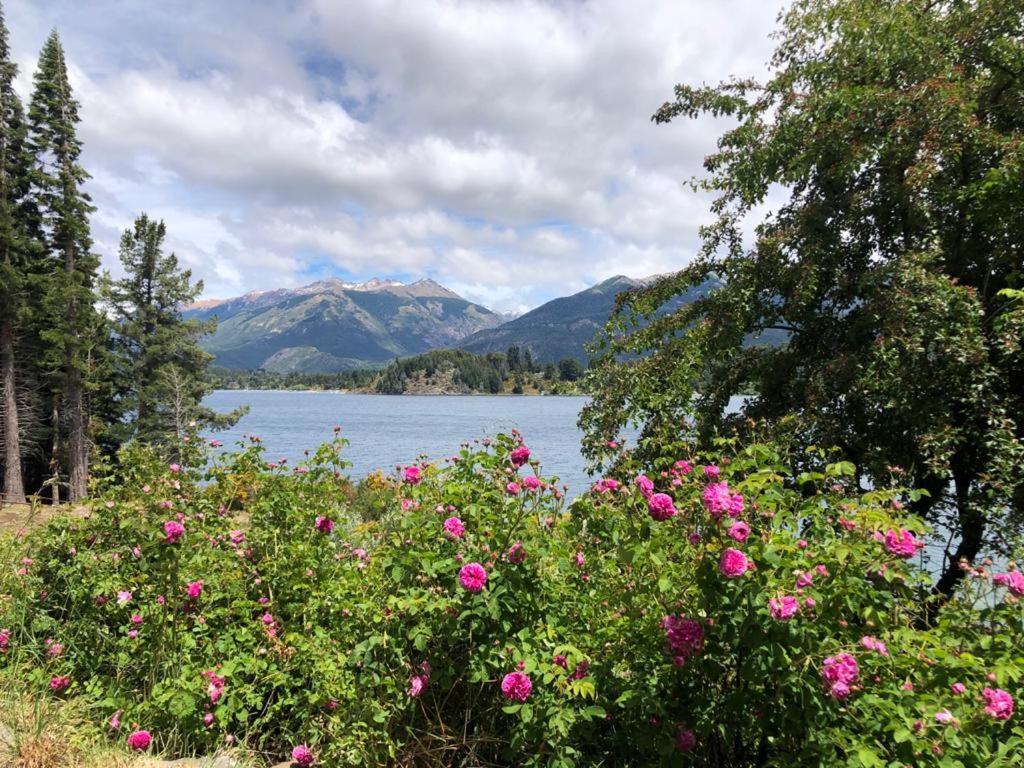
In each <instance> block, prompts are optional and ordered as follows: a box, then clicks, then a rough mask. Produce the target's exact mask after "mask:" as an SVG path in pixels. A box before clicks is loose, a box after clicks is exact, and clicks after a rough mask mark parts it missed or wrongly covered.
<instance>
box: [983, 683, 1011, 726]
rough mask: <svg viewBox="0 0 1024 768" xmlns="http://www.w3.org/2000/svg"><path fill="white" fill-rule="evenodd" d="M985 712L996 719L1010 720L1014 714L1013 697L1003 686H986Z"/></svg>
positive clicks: (984, 691)
mask: <svg viewBox="0 0 1024 768" xmlns="http://www.w3.org/2000/svg"><path fill="white" fill-rule="evenodd" d="M981 695H982V696H983V697H984V699H985V712H986V713H987V714H988V715H990V716H991V717H993V718H995V719H996V720H1009V719H1010V717H1012V716H1013V697H1012V696H1011V695H1010V694H1008V693H1007V692H1006V691H1004V690H1003V689H1002V688H985V690H983V691H982V692H981Z"/></svg>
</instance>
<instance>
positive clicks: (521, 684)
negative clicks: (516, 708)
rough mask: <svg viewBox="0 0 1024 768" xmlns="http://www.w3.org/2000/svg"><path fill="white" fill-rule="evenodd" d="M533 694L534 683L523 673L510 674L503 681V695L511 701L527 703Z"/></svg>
mask: <svg viewBox="0 0 1024 768" xmlns="http://www.w3.org/2000/svg"><path fill="white" fill-rule="evenodd" d="M532 692H533V683H532V682H531V681H530V678H529V677H528V676H527V675H524V674H523V673H522V672H509V673H508V674H507V675H505V677H503V678H502V680H501V693H502V695H503V696H504V697H505V698H506V699H508V700H509V701H518V702H523V701H526V700H527V699H528V698H530V693H532Z"/></svg>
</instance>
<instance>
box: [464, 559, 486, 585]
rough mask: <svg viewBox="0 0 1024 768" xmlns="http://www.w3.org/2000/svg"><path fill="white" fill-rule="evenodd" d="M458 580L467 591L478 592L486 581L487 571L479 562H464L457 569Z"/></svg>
mask: <svg viewBox="0 0 1024 768" xmlns="http://www.w3.org/2000/svg"><path fill="white" fill-rule="evenodd" d="M459 581H460V582H462V587H463V588H464V589H465V590H466V591H467V592H479V591H480V590H482V589H483V588H484V585H485V584H486V583H487V571H485V570H484V567H483V566H482V565H480V563H466V564H465V565H464V566H462V568H460V569H459Z"/></svg>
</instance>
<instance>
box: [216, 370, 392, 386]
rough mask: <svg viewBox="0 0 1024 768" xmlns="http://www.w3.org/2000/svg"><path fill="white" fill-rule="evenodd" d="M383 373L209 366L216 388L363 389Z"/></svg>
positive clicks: (375, 371)
mask: <svg viewBox="0 0 1024 768" xmlns="http://www.w3.org/2000/svg"><path fill="white" fill-rule="evenodd" d="M379 373H380V371H379V370H377V369H376V368H357V369H355V370H351V371H342V372H341V373H297V372H291V373H278V372H275V371H264V370H255V371H233V370H230V369H228V368H218V367H216V366H214V367H212V368H211V369H210V379H211V382H212V384H213V387H214V389H362V388H364V387H367V386H369V385H370V384H372V383H373V382H374V380H375V379H376V378H377V375H378V374H379Z"/></svg>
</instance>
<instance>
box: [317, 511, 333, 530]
mask: <svg viewBox="0 0 1024 768" xmlns="http://www.w3.org/2000/svg"><path fill="white" fill-rule="evenodd" d="M315 525H316V529H317V530H318V531H320V533H330V532H331V531H333V530H334V521H333V520H331V518H329V517H323V516H322V515H317V518H316V522H315Z"/></svg>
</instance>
